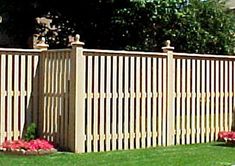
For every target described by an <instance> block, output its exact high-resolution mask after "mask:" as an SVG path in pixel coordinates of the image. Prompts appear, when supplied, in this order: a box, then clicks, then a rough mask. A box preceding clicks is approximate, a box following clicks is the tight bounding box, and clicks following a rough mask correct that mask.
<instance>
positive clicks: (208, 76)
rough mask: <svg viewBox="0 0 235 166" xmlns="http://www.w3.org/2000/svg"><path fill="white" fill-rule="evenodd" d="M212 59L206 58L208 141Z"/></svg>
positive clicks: (208, 137) (207, 139)
mask: <svg viewBox="0 0 235 166" xmlns="http://www.w3.org/2000/svg"><path fill="white" fill-rule="evenodd" d="M210 73H211V71H210V60H206V142H209V141H210V126H209V125H210V103H211V100H210V99H211V93H210V84H211V81H210Z"/></svg>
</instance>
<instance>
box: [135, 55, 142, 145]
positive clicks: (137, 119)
mask: <svg viewBox="0 0 235 166" xmlns="http://www.w3.org/2000/svg"><path fill="white" fill-rule="evenodd" d="M140 70H141V69H140V57H136V73H135V74H136V103H135V105H136V119H135V123H136V125H135V126H136V127H135V134H136V138H135V142H136V148H137V149H138V148H140Z"/></svg>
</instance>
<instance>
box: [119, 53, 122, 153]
mask: <svg viewBox="0 0 235 166" xmlns="http://www.w3.org/2000/svg"><path fill="white" fill-rule="evenodd" d="M122 87H123V57H122V56H120V57H118V149H119V150H120V149H122V140H123V130H122V126H123V120H122V117H123V114H122V111H123V107H122V106H123V102H122V100H123V89H122Z"/></svg>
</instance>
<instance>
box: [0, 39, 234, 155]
mask: <svg viewBox="0 0 235 166" xmlns="http://www.w3.org/2000/svg"><path fill="white" fill-rule="evenodd" d="M82 46H83V43H81V42H79V41H75V42H74V43H73V46H72V48H71V49H58V50H43V51H42V50H20V49H0V64H1V66H0V78H1V82H0V88H1V93H0V99H1V102H0V142H3V141H4V140H12V139H18V138H21V137H22V134H23V132H24V128H25V126H27V124H29V123H30V122H35V123H36V124H37V126H38V133H39V135H40V136H42V137H44V138H46V139H48V140H51V141H54V142H55V143H57V144H58V145H59V146H60V147H61V148H64V149H68V150H71V151H74V152H79V153H82V152H98V151H110V150H121V149H138V148H147V147H155V146H168V145H175V144H193V143H204V142H210V141H215V140H217V134H218V132H219V131H222V130H227V131H229V130H231V126H232V122H233V121H234V119H233V118H232V110H233V108H234V105H235V70H234V68H235V56H224V55H223V56H220V55H200V54H185V53H175V52H173V48H172V47H170V46H169V45H168V46H167V47H164V52H163V53H156V52H128V51H110V50H92V49H83V47H82Z"/></svg>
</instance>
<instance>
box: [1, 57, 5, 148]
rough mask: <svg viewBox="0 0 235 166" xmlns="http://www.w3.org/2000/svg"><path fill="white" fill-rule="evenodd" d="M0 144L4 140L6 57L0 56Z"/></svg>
mask: <svg viewBox="0 0 235 166" xmlns="http://www.w3.org/2000/svg"><path fill="white" fill-rule="evenodd" d="M0 60H1V61H0V68H1V69H0V70H1V73H0V76H1V81H0V86H1V87H0V97H1V98H0V99H1V102H0V144H1V143H3V141H4V140H5V116H6V115H5V100H6V98H5V96H6V55H5V54H2V53H1V54H0Z"/></svg>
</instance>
